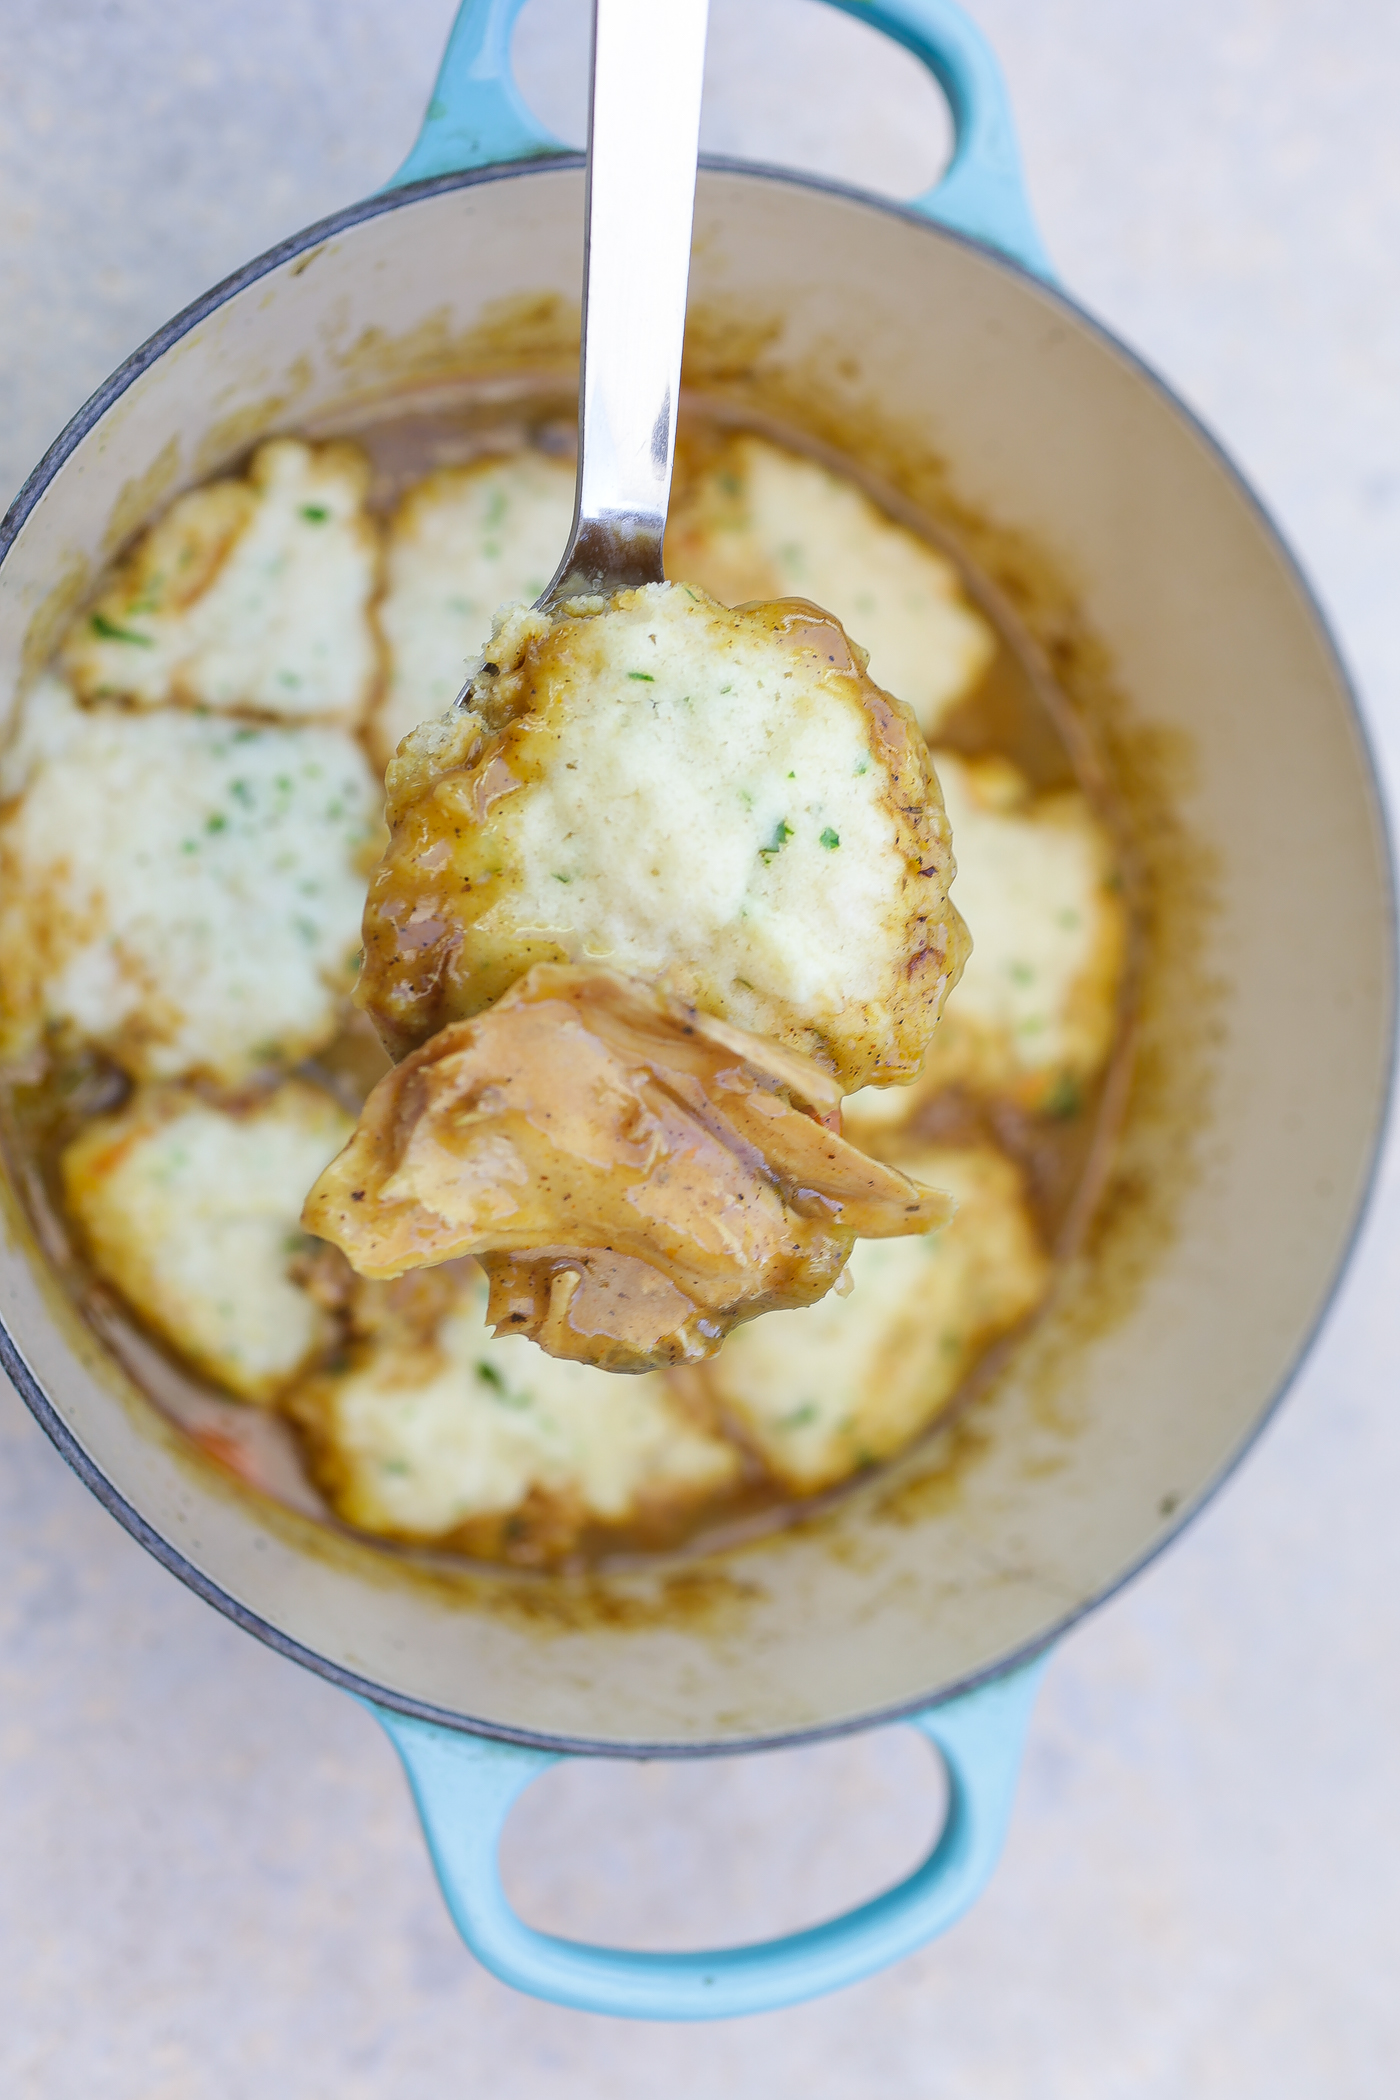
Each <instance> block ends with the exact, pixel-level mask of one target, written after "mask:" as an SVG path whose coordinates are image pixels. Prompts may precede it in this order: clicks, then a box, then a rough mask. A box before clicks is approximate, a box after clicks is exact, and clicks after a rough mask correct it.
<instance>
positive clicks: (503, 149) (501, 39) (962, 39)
mask: <svg viewBox="0 0 1400 2100" xmlns="http://www.w3.org/2000/svg"><path fill="white" fill-rule="evenodd" d="M524 4H525V0H462V5H461V7H460V9H459V10H458V14H457V19H456V21H455V22H454V23H453V25H452V33H451V35H450V36H449V38H448V40H447V49H446V51H445V52H444V54H443V60H442V66H441V69H440V70H439V73H438V77H437V84H436V86H435V87H434V89H433V97H432V100H431V102H430V103H429V104H428V109H427V114H426V116H425V117H424V119H423V128H422V130H421V131H420V132H419V134H418V138H417V140H416V142H415V144H414V147H413V151H412V152H411V153H410V154H409V156H408V159H407V160H406V161H405V162H404V164H403V166H402V167H401V168H400V169H399V171H398V173H397V174H396V175H394V176H393V177H392V178H391V180H390V181H389V182H387V183H386V184H385V185H384V187H385V188H386V189H391V190H392V189H400V188H402V187H403V185H404V184H405V183H409V182H422V181H424V180H426V179H427V178H428V177H431V176H434V175H455V174H458V173H461V172H463V171H465V170H466V169H469V168H485V167H491V166H496V165H499V164H501V163H505V162H510V161H522V160H538V159H543V158H546V157H548V156H550V155H553V154H559V153H567V152H568V151H569V150H570V149H569V148H568V147H567V146H565V145H564V144H563V142H562V141H561V140H559V139H557V138H555V137H554V136H553V134H552V133H551V132H548V131H546V130H545V128H544V126H543V125H542V124H540V123H539V122H538V121H537V119H536V118H535V117H533V116H532V115H531V113H530V111H529V110H528V109H527V108H526V106H525V103H524V101H523V100H522V99H521V95H520V91H519V89H518V88H517V87H516V85H515V81H514V78H513V76H512V74H511V69H510V43H511V33H512V31H513V30H514V28H515V21H516V17H517V16H518V14H519V13H520V10H521V8H522V7H523V6H524ZM827 4H828V5H829V6H832V7H839V8H840V9H841V11H842V13H843V14H848V15H854V16H855V17H856V19H857V20H858V21H861V22H868V23H870V25H871V26H872V28H875V29H880V30H883V31H884V33H885V35H886V36H889V37H893V38H894V40H895V42H896V43H899V44H903V45H904V46H905V48H906V50H909V51H912V52H913V54H914V56H915V57H916V58H918V59H921V60H922V61H923V63H924V64H925V65H926V66H927V67H928V69H929V71H930V72H931V73H932V74H933V76H934V78H935V79H936V80H937V81H938V84H939V86H940V87H941V88H942V90H943V92H944V94H945V95H946V96H947V98H948V104H949V108H950V109H951V111H952V117H953V137H954V145H953V157H952V159H951V160H950V161H949V163H948V166H947V167H946V168H945V169H944V171H943V173H942V175H941V176H940V177H939V179H938V181H937V182H936V183H935V184H934V185H933V187H932V189H929V190H926V191H925V192H924V194H923V195H922V196H921V197H915V198H914V199H913V200H912V202H911V204H910V206H909V209H910V210H912V211H917V212H921V213H922V214H923V215H924V217H925V218H929V219H933V220H935V221H936V222H937V223H938V224H939V225H940V226H948V227H951V228H952V229H953V231H954V232H956V233H965V234H970V235H971V237H972V238H973V239H974V240H978V241H983V242H985V243H986V244H987V245H988V246H989V247H992V248H997V249H1000V251H1001V252H1002V253H1003V254H1004V255H1009V256H1010V257H1011V258H1012V260H1013V261H1015V262H1018V263H1021V264H1022V265H1023V266H1024V268H1026V269H1028V270H1031V271H1033V272H1034V273H1035V274H1036V275H1037V276H1039V277H1050V276H1052V275H1053V273H1052V271H1051V268H1050V262H1049V258H1048V257H1047V255H1046V253H1045V249H1044V247H1043V246H1042V244H1041V239H1040V235H1039V233H1038V232H1037V230H1036V224H1035V220H1034V218H1033V217H1032V215H1031V208H1030V203H1029V200H1028V199H1027V196H1026V188H1025V181H1024V178H1023V176H1022V173H1021V155H1020V150H1019V148H1018V146H1017V144H1016V128H1015V125H1014V124H1013V122H1012V118H1011V104H1010V102H1009V100H1008V98H1007V93H1006V83H1005V81H1004V80H1003V79H1002V74H1001V67H1000V66H999V65H998V64H997V61H996V58H995V55H994V54H993V52H992V48H991V46H990V44H988V42H987V40H986V38H985V37H984V36H983V35H982V32H981V30H980V29H978V28H977V26H976V24H975V23H973V22H972V21H971V20H970V19H969V17H968V16H967V15H966V14H964V12H963V10H962V9H961V8H960V7H958V6H956V5H955V4H954V0H827Z"/></svg>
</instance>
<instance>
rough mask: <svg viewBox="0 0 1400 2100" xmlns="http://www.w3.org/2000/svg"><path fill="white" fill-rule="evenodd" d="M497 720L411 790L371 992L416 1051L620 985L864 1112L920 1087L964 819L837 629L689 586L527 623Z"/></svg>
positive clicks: (414, 777) (474, 708) (494, 700)
mask: <svg viewBox="0 0 1400 2100" xmlns="http://www.w3.org/2000/svg"><path fill="white" fill-rule="evenodd" d="M470 698H471V705H470V707H469V708H468V709H464V710H462V711H459V712H457V713H455V714H451V715H448V716H446V717H444V718H442V719H441V720H439V721H435V722H431V723H426V724H424V725H422V726H420V728H418V729H417V730H415V731H414V732H413V734H412V735H410V736H409V737H408V738H407V739H406V740H405V742H404V744H403V746H402V748H401V750H400V754H399V756H398V758H397V759H396V760H395V761H394V763H393V764H392V765H391V766H390V768H389V776H388V811H387V814H388V820H389V826H390V833H391V838H390V845H389V849H388V852H387V853H386V854H385V857H384V860H383V862H382V863H381V865H380V867H379V868H378V870H377V871H376V873H375V875H374V877H373V879H372V882H371V885H370V894H369V901H368V903H367V905H366V909H365V961H364V968H363V972H362V975H361V979H360V986H359V991H358V994H357V996H358V998H359V1000H360V1003H361V1004H362V1005H363V1006H364V1007H365V1008H366V1010H367V1011H368V1012H369V1013H370V1014H371V1015H372V1016H373V1018H374V1021H375V1023H376V1025H377V1027H378V1028H379V1031H380V1033H381V1035H382V1036H383V1038H384V1041H385V1043H386V1045H387V1046H388V1048H389V1050H390V1052H391V1054H393V1055H395V1056H400V1057H401V1056H403V1055H404V1054H405V1053H406V1052H407V1051H409V1050H411V1049H413V1048H415V1047H416V1046H417V1045H418V1044H420V1043H423V1042H426V1040H427V1039H428V1037H429V1036H430V1035H432V1034H433V1033H434V1032H435V1031H436V1030H437V1029H439V1028H442V1027H444V1026H445V1025H447V1024H448V1023H449V1022H451V1021H457V1020H463V1019H466V1018H468V1017H470V1016H471V1015H472V1014H475V1013H479V1012H481V1010H482V1009H483V1008H484V1007H486V1006H489V1005H490V1004H491V1003H492V1001H493V1000H495V999H498V998H499V997H500V995H501V994H502V993H503V992H504V991H506V990H507V989H508V988H509V987H510V986H511V985H512V984H513V983H514V982H515V981H516V979H517V978H519V977H520V976H522V975H523V974H524V972H525V971H526V970H528V969H529V968H530V967H531V965H532V964H534V963H537V962H551V963H580V964H583V963H601V964H605V965H606V966H607V967H609V968H611V969H615V970H619V971H622V972H624V973H625V974H627V975H628V976H631V977H641V978H646V979H648V980H650V981H652V982H655V983H657V984H659V985H660V986H661V987H662V988H663V989H664V990H665V991H667V992H669V993H672V994H674V995H675V996H677V997H679V998H681V999H684V1000H685V1001H687V1002H688V1003H690V1004H692V1005H695V1006H697V1007H699V1008H700V1009H701V1010H702V1011H703V1012H705V1013H710V1014H714V1015H717V1016H719V1017H720V1018H721V1019H724V1020H728V1021H732V1022H734V1023H735V1024H736V1025H737V1026H739V1027H741V1028H745V1029H748V1030H749V1031H750V1032H751V1033H753V1034H755V1035H761V1036H764V1037H766V1038H768V1039H769V1040H770V1041H772V1042H774V1043H777V1044H779V1045H781V1046H782V1047H784V1048H786V1049H790V1050H795V1051H798V1052H800V1053H802V1054H804V1055H806V1056H809V1057H812V1058H814V1059H815V1060H816V1061H817V1062H818V1063H819V1064H821V1065H823V1066H824V1067H825V1068H826V1069H827V1070H828V1071H830V1072H831V1073H832V1074H833V1075H834V1076H835V1078H836V1079H837V1080H838V1081H839V1083H840V1085H841V1086H842V1087H843V1088H844V1089H850V1088H852V1087H856V1086H861V1085H865V1084H867V1083H870V1082H872V1081H879V1082H888V1081H890V1080H892V1079H898V1078H905V1077H910V1076H912V1075H913V1074H914V1073H915V1072H916V1071H917V1070H918V1068H919V1065H920V1063H921V1061H922V1058H923V1055H924V1052H925V1050H926V1049H927V1047H928V1043H929V1039H930V1037H931V1035H932V1033H933V1029H934V1025H935V1023H936V1021H937V1019H938V1015H939V1012H940V1010H941V1008H942V1005H943V1001H944V999H945V997H946V995H947V993H948V991H949V989H950V987H951V986H952V985H953V984H954V983H956V981H957V977H958V974H959V972H960V970H961V968H962V965H963V960H964V957H965V954H966V952H967V935H966V929H965V928H964V926H963V924H962V921H961V919H960V918H959V916H958V914H957V912H956V911H955V910H954V909H953V908H952V906H951V905H950V904H949V901H948V885H949V882H950V881H951V879H952V874H953V861H952V854H951V851H950V846H949V834H948V824H947V819H946V817H945V815H944V811H943V803H942V798H941V796H940V794H939V790H938V783H937V780H936V779H935V778H934V776H933V773H932V771H931V769H930V767H929V763H928V754H927V750H926V747H925V745H924V742H923V739H922V737H921V736H920V735H919V732H918V728H917V726H916V724H915V722H914V720H913V717H912V716H911V715H910V713H909V710H908V709H907V708H906V707H904V706H903V704H902V703H901V702H899V701H897V700H894V699H891V697H890V696H889V695H888V694H887V693H884V692H882V691H881V690H880V688H879V687H878V686H876V685H873V684H872V683H871V681H870V680H869V679H868V678H867V677H866V675H865V669H864V659H863V656H862V655H861V654H860V653H859V652H858V651H857V650H856V649H855V648H854V647H853V645H852V644H851V643H850V642H849V641H848V640H847V637H846V635H845V632H844V630H843V629H842V628H841V627H840V626H839V625H838V624H837V622H836V621H834V620H832V619H830V618H829V617H828V616H826V615H825V614H823V613H821V612H819V611H818V610H817V609H816V608H815V607H814V606H810V605H807V604H805V603H803V602H802V601H800V600H791V599H790V600H785V601H780V602H778V603H776V604H771V605H759V606H751V607H746V608H743V609H741V610H740V611H738V612H731V611H729V610H727V609H726V608H725V607H724V606H721V605H717V604H716V603H715V602H714V601H713V600H712V599H710V598H707V597H705V596H704V594H703V593H701V592H698V591H693V590H691V589H690V588H688V587H687V586H685V585H682V584H653V585H648V586H646V587H645V588H642V589H639V590H629V591H622V592H619V593H618V594H617V596H616V597H615V598H613V599H612V600H611V601H601V600H582V601H573V603H572V604H571V605H569V606H566V607H565V609H564V610H563V611H562V612H561V613H559V614H558V615H556V616H554V617H550V616H549V615H548V614H544V613H539V612H532V611H523V610H518V611H514V612H509V613H507V614H505V615H504V616H503V617H502V618H501V620H500V622H499V624H498V627H497V630H496V633H495V635H494V636H493V638H492V641H491V643H490V654H489V656H488V657H487V658H486V659H485V660H484V661H483V663H482V665H481V667H480V669H479V670H478V671H477V673H476V675H475V677H474V678H473V680H472V684H471V688H470Z"/></svg>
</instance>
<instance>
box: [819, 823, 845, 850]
mask: <svg viewBox="0 0 1400 2100" xmlns="http://www.w3.org/2000/svg"><path fill="white" fill-rule="evenodd" d="M840 843H841V834H840V832H838V831H833V830H832V828H831V826H830V825H829V824H828V825H827V827H826V830H825V831H824V832H823V833H822V844H823V845H824V846H825V848H826V850H827V852H828V853H832V852H834V851H835V849H836V848H837V847H838V846H839V845H840Z"/></svg>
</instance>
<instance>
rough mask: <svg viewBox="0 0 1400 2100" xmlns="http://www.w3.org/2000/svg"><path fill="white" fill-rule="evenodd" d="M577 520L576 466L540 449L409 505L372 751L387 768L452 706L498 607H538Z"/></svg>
mask: <svg viewBox="0 0 1400 2100" xmlns="http://www.w3.org/2000/svg"><path fill="white" fill-rule="evenodd" d="M573 514H574V468H573V464H572V462H571V461H567V460H561V459H551V458H549V457H548V456H547V455H546V454H545V453H543V452H535V451H533V450H531V451H523V452H514V453H512V454H511V455H510V456H509V458H507V459H486V460H480V461H478V462H477V463H476V464H474V465H473V466H469V467H443V468H442V469H440V471H439V472H438V473H436V474H430V475H429V476H428V477H427V479H426V480H425V481H420V482H419V483H418V484H417V486H416V487H415V488H413V489H411V490H410V491H409V493H408V495H407V496H405V497H404V500H403V502H402V503H401V504H400V505H399V508H398V511H397V512H396V514H395V517H394V520H393V523H392V524H391V525H390V527H389V536H388V542H387V545H386V549H385V560H384V571H385V589H384V599H383V603H382V604H381V606H380V608H379V625H380V628H381V630H382V632H383V635H384V640H385V642H386V643H387V644H388V651H389V666H388V682H387V684H386V687H385V691H384V695H383V698H382V699H381V700H380V701H379V704H378V706H377V707H376V708H375V711H374V714H373V716H372V717H371V720H370V745H371V749H372V750H373V752H374V755H375V757H376V758H377V759H378V760H379V763H380V765H381V766H386V765H387V764H388V763H389V760H390V759H391V758H392V757H393V755H394V752H395V750H396V749H397V748H398V745H399V742H400V740H401V739H402V738H403V737H406V736H407V735H408V732H409V730H410V729H416V728H417V726H418V724H419V723H420V722H426V721H428V720H429V719H430V718H431V717H432V716H434V715H440V714H442V713H443V712H444V711H445V710H446V709H447V708H449V707H450V706H451V705H452V703H453V701H454V700H455V699H456V698H457V695H458V694H459V693H460V692H461V690H462V687H463V685H464V684H465V683H466V677H467V671H468V668H469V666H470V665H471V663H472V661H473V659H475V658H479V657H480V654H481V651H482V648H483V646H484V645H485V643H486V640H487V637H488V636H489V635H490V632H491V621H492V617H493V615H494V614H495V612H496V610H497V608H498V607H500V606H502V605H506V604H509V603H511V602H513V601H514V600H517V599H524V600H526V601H532V600H534V599H536V598H538V597H539V595H540V592H541V591H542V590H543V589H544V587H545V585H546V584H547V583H548V582H549V579H550V577H551V576H552V575H553V574H554V571H555V568H556V566H557V565H558V561H559V557H560V555H561V554H562V553H563V551H564V543H565V541H566V540H567V539H568V537H569V525H570V523H571V521H572V519H573Z"/></svg>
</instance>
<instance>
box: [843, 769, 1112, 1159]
mask: <svg viewBox="0 0 1400 2100" xmlns="http://www.w3.org/2000/svg"><path fill="white" fill-rule="evenodd" d="M937 766H938V777H939V780H940V781H941V782H942V785H943V793H944V797H945V800H946V803H947V807H948V815H949V819H950V821H951V823H952V827H953V845H954V850H955V852H956V854H957V862H958V874H957V885H956V896H957V902H958V907H959V909H960V910H961V911H962V913H963V915H964V917H965V918H966V920H967V924H968V928H969V930H970V932H971V934H972V941H973V947H972V955H971V957H970V959H969V961H968V964H967V968H966V969H965V970H964V972H963V975H962V978H961V980H960V981H959V983H958V986H957V989H956V991H954V992H953V993H952V994H951V995H950V997H949V1000H948V1006H947V1011H946V1012H945V1014H944V1016H943V1019H942V1021H941V1022H940V1024H939V1028H938V1032H937V1034H936V1035H935V1037H934V1039H933V1042H932V1044H931V1046H930V1048H929V1053H928V1056H927V1057H926V1058H925V1060H924V1068H923V1072H922V1073H921V1075H920V1077H919V1079H918V1080H917V1081H916V1082H915V1084H914V1085H913V1086H911V1087H903V1086H901V1087H890V1088H886V1089H883V1090H881V1089H879V1088H874V1087H872V1088H868V1089H866V1090H864V1091H862V1092H861V1093H859V1094H857V1095H855V1096H854V1097H853V1098H852V1099H851V1100H850V1101H848V1102H847V1103H846V1111H845V1115H846V1120H845V1124H844V1127H845V1128H846V1129H847V1130H848V1131H849V1133H850V1135H851V1136H852V1137H853V1138H854V1140H855V1142H856V1143H857V1144H865V1143H867V1142H876V1141H878V1139H879V1136H880V1134H881V1133H890V1132H892V1131H894V1130H897V1129H898V1127H899V1126H900V1125H901V1124H902V1123H904V1122H905V1121H907V1120H908V1118H909V1117H910V1116H911V1115H912V1114H914V1113H915V1112H916V1110H917V1108H918V1107H919V1105H920V1104H921V1103H922V1102H924V1101H926V1100H927V1099H928V1097H929V1096H930V1094H933V1093H936V1092H937V1091H938V1090H939V1089H940V1088H942V1087H946V1086H951V1085H954V1084H958V1085H962V1086H966V1087H968V1088H970V1089H972V1090H973V1091H974V1092H977V1093H981V1094H989V1095H990V1094H1004V1095H1009V1096H1011V1097H1012V1098H1014V1099H1015V1100H1016V1101H1018V1102H1020V1104H1021V1105H1022V1106H1023V1107H1025V1108H1029V1109H1033V1110H1040V1111H1044V1112H1047V1113H1050V1114H1059V1115H1065V1114H1070V1113H1072V1112H1073V1110H1074V1109H1075V1108H1076V1107H1077V1106H1078V1105H1079V1102H1080V1100H1081V1098H1082V1096H1083V1092H1084V1089H1085V1087H1086V1086H1087V1085H1088V1083H1089V1082H1090V1081H1091V1080H1092V1079H1094V1078H1095V1077H1096V1075H1097V1074H1098V1072H1099V1071H1100V1069H1101V1068H1102V1066H1103V1063H1104V1060H1105V1059H1106V1058H1107V1056H1108V1053H1109V1051H1110V1049H1111V1048H1112V1045H1113V1038H1114V1033H1115V1030H1116V1027H1117V1018H1118V1012H1117V1010H1118V993H1119V987H1120V984H1121V980H1122V974H1123V963H1124V955H1125V949H1126V930H1127V929H1126V914H1125V912H1124V908H1123V899H1122V895H1121V890H1120V885H1119V880H1118V874H1117V870H1116V867H1115V862H1114V852H1113V843H1112V840H1111V839H1110V838H1109V836H1108V834H1107V832H1106V831H1105V830H1104V827H1103V825H1102V824H1101V823H1100V822H1099V820H1098V819H1097V817H1095V815H1094V813H1093V811H1092V810H1091V808H1090V807H1089V804H1088V802H1087V801H1086V800H1085V798H1084V796H1083V795H1082V794H1079V793H1078V792H1077V791H1073V790H1071V791H1062V792H1058V793H1055V794H1050V795H1042V796H1040V797H1038V798H1033V797H1032V796H1031V793H1030V790H1029V787H1028V785H1027V783H1026V780H1025V778H1024V776H1023V775H1022V774H1021V773H1019V772H1018V771H1017V769H1016V768H1015V767H1014V766H1012V765H1010V764H1009V763H1008V762H1007V761H1006V760H1005V759H1002V758H987V759H977V760H969V759H961V758H955V757H954V756H953V755H952V754H951V753H950V752H939V753H938V754H937Z"/></svg>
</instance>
